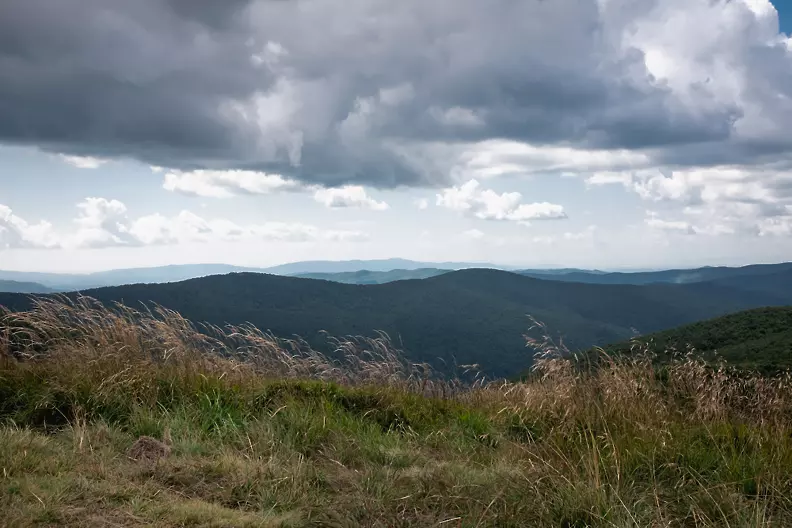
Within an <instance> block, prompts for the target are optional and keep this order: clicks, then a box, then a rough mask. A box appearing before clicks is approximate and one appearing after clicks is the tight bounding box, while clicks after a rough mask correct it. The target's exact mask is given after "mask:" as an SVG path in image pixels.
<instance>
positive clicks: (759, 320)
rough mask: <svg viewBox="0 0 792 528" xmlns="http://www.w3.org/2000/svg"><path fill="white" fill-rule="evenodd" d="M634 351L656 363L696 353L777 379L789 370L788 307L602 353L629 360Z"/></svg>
mask: <svg viewBox="0 0 792 528" xmlns="http://www.w3.org/2000/svg"><path fill="white" fill-rule="evenodd" d="M636 347H637V349H638V350H640V351H642V352H649V353H651V354H653V355H654V356H655V358H656V362H657V363H665V362H668V361H670V360H671V359H672V358H673V357H675V356H677V357H678V356H681V355H686V354H688V353H690V352H694V353H695V354H696V356H697V357H699V358H701V359H704V360H707V361H709V362H711V363H713V364H715V363H717V362H719V361H725V362H727V363H728V364H729V365H731V366H733V367H740V368H743V369H751V370H756V371H759V372H762V373H765V374H774V373H778V372H781V371H785V370H786V369H788V368H789V367H790V365H792V307H790V306H779V307H768V308H757V309H754V310H747V311H743V312H738V313H734V314H729V315H725V316H723V317H717V318H715V319H707V320H705V321H699V322H697V323H693V324H689V325H685V326H682V327H679V328H674V329H671V330H666V331H663V332H657V333H655V334H650V335H647V336H642V337H640V338H637V339H633V340H632V341H628V342H623V343H618V344H615V345H611V346H607V347H605V348H606V350H607V351H608V352H609V353H611V354H630V353H632V351H633V350H634V349H636ZM594 354H599V352H598V351H597V352H594Z"/></svg>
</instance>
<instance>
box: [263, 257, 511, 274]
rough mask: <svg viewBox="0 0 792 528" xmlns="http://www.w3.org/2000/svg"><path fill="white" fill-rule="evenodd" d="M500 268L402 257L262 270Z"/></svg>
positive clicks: (305, 263) (295, 264)
mask: <svg viewBox="0 0 792 528" xmlns="http://www.w3.org/2000/svg"><path fill="white" fill-rule="evenodd" d="M484 267H486V268H499V266H495V265H493V264H484V263H471V262H417V261H414V260H407V259H401V258H391V259H381V260H308V261H302V262H291V263H288V264H281V265H279V266H273V267H271V268H266V269H264V270H262V271H264V272H266V273H272V274H274V275H305V274H313V273H353V272H356V271H363V270H367V271H377V272H379V271H393V270H417V269H422V268H433V269H444V270H457V269H466V268H484Z"/></svg>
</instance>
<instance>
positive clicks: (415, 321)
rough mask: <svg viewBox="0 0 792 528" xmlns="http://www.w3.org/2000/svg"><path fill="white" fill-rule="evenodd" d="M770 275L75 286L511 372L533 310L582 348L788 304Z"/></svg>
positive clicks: (472, 274) (475, 275)
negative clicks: (386, 343) (733, 281)
mask: <svg viewBox="0 0 792 528" xmlns="http://www.w3.org/2000/svg"><path fill="white" fill-rule="evenodd" d="M777 280H778V277H774V276H769V278H767V277H765V279H761V278H758V279H757V280H756V281H754V282H753V286H752V287H753V288H756V291H750V290H748V289H742V290H741V289H737V288H734V287H732V286H729V285H722V284H718V283H713V282H702V283H693V284H651V285H645V286H634V285H621V284H619V285H600V284H581V283H572V282H563V281H556V280H540V279H534V278H530V277H525V276H521V275H518V274H515V273H510V272H505V271H498V270H490V269H467V270H461V271H454V272H449V273H444V274H441V275H438V276H435V277H431V278H427V279H424V280H405V281H396V282H390V283H387V284H376V285H362V286H361V285H349V284H339V283H335V282H331V281H324V280H312V279H301V278H296V277H284V276H276V275H268V274H261V273H239V274H237V273H234V274H229V275H214V276H210V277H204V278H199V279H193V280H188V281H184V282H175V283H168V284H149V285H143V284H139V285H130V286H119V287H112V288H101V289H97V290H88V291H85V292H83V293H85V294H86V295H90V296H92V297H96V298H98V299H99V300H101V301H103V302H111V301H120V302H123V303H126V304H127V305H129V306H133V307H139V306H140V304H141V303H147V302H153V303H157V304H160V305H163V306H165V307H168V308H172V309H175V310H178V311H180V312H181V313H182V314H183V315H184V316H186V317H188V318H190V319H192V320H194V321H196V322H201V321H205V322H210V323H214V324H221V325H222V324H224V323H226V322H230V323H244V322H251V323H253V324H255V325H257V326H259V327H260V328H261V329H263V330H270V331H272V332H273V333H274V334H276V335H280V336H284V337H292V336H294V335H299V336H302V337H304V338H305V339H306V340H307V341H308V342H309V343H311V344H313V345H314V346H317V347H322V346H323V344H326V340H325V339H324V337H323V336H322V333H321V331H322V330H326V331H327V332H329V333H330V334H332V335H349V334H368V335H371V334H372V333H373V332H374V331H376V330H384V331H386V332H388V333H389V334H390V335H391V336H392V338H393V339H394V340H395V341H396V342H398V343H401V344H402V346H403V347H404V348H405V350H406V351H407V353H408V355H409V357H410V358H412V359H414V360H426V361H430V362H433V363H435V364H436V365H438V366H442V365H444V364H454V363H456V364H470V363H478V364H480V365H481V366H482V368H483V369H484V370H485V371H486V372H487V373H489V374H494V375H503V376H510V375H514V374H516V373H518V372H521V371H522V370H523V369H524V368H525V367H527V366H529V365H530V363H531V358H532V351H531V350H530V349H526V347H525V342H524V340H523V334H524V333H525V332H526V331H528V329H529V327H530V324H531V323H530V321H529V318H528V316H529V315H530V316H533V317H535V318H536V319H538V320H539V321H542V322H544V323H545V324H546V325H547V326H548V329H549V330H550V331H551V333H552V335H553V336H555V337H556V338H558V337H559V335H561V336H563V338H564V342H565V343H566V344H567V345H569V346H570V347H571V348H573V349H587V348H589V347H590V346H592V345H605V344H607V343H615V342H619V341H622V340H624V339H628V338H630V337H631V336H633V335H635V334H636V333H640V334H642V333H648V332H655V331H659V330H663V329H667V328H673V327H676V326H679V325H682V324H686V323H691V322H694V321H698V320H701V319H707V318H712V317H716V316H719V315H724V314H727V313H730V312H736V311H740V310H745V309H749V308H755V307H762V306H772V305H785V304H792V290H789V289H786V290H783V289H781V290H779V291H775V292H773V291H768V287H767V284H772V283H773V281H777ZM28 302H29V301H28V297H27V296H24V295H18V294H0V305H5V306H8V307H10V308H12V309H13V308H16V309H19V308H24V307H26V306H27V305H28Z"/></svg>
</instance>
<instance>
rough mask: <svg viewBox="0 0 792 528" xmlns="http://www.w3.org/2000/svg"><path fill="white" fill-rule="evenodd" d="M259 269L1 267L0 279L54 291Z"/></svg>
mask: <svg viewBox="0 0 792 528" xmlns="http://www.w3.org/2000/svg"><path fill="white" fill-rule="evenodd" d="M261 271H262V270H261V269H258V268H244V267H240V266H230V265H227V264H183V265H172V266H159V267H152V268H130V269H119V270H109V271H100V272H95V273H85V274H78V273H74V274H71V273H38V272H25V271H0V280H12V281H20V282H35V283H38V284H40V285H43V286H45V287H47V288H50V289H51V290H55V291H74V290H84V289H89V288H101V287H105V286H120V285H122V284H138V283H161V282H174V281H182V280H187V279H194V278H198V277H205V276H207V275H219V274H224V273H234V272H261Z"/></svg>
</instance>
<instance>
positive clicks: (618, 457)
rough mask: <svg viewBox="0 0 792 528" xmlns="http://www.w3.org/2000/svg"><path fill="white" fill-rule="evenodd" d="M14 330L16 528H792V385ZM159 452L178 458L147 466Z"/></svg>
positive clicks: (162, 334) (122, 315)
mask: <svg viewBox="0 0 792 528" xmlns="http://www.w3.org/2000/svg"><path fill="white" fill-rule="evenodd" d="M2 317H3V323H2V325H0V326H2V328H3V332H2V334H0V420H2V426H0V519H2V520H3V523H4V525H5V524H7V525H11V526H28V525H39V524H45V525H46V524H67V525H70V526H95V525H122V526H134V525H159V526H185V525H193V526H383V527H384V526H389V527H390V526H470V527H475V526H558V527H562V526H565V527H572V526H619V527H621V526H625V527H626V526H641V527H643V526H658V527H659V526H734V527H737V526H788V525H792V421H791V419H792V390H790V389H792V380H791V379H790V377H789V375H787V374H784V375H779V376H775V377H772V378H768V377H760V376H758V375H751V374H746V373H744V372H738V371H732V370H730V369H728V368H727V367H726V366H722V367H719V368H713V367H710V366H708V365H706V364H704V363H703V362H699V361H697V360H696V359H695V358H693V357H687V358H682V359H678V360H675V361H674V362H672V363H671V364H669V365H666V366H664V367H662V368H658V367H655V366H653V363H652V361H651V358H650V357H649V356H647V355H644V354H641V353H640V351H637V353H636V354H634V355H632V356H629V357H624V356H623V357H618V358H616V357H608V356H606V355H602V356H601V357H600V358H598V361H597V362H596V366H595V367H586V368H581V366H580V364H578V363H576V362H575V361H574V360H572V359H569V358H568V354H566V353H564V354H562V353H560V351H559V350H558V348H557V347H554V346H553V344H552V343H550V342H548V341H544V342H531V343H529V344H530V345H531V348H534V349H536V351H537V354H536V357H535V359H534V368H533V370H532V373H531V375H530V376H529V377H528V379H527V380H525V381H523V382H520V383H509V382H504V381H497V380H489V381H486V380H482V379H479V378H475V377H473V378H472V379H471V380H469V381H465V382H463V381H459V380H457V381H449V380H444V379H442V378H440V377H438V376H435V375H434V374H433V373H432V372H431V370H430V369H429V368H428V367H427V366H425V365H413V364H411V363H409V362H408V361H406V360H405V359H404V358H403V357H402V356H401V355H400V354H399V352H398V350H395V349H394V348H393V347H392V346H391V344H390V341H389V340H388V339H387V336H385V335H382V336H380V337H378V338H376V339H365V338H354V337H353V338H341V339H336V340H334V341H333V342H334V343H335V345H336V347H335V348H336V349H337V353H336V354H334V355H333V356H332V357H327V356H324V355H322V354H319V353H317V352H315V351H313V350H311V349H310V348H309V347H307V346H306V345H305V343H302V342H301V341H299V340H296V339H295V340H283V339H278V338H275V337H274V336H271V335H268V334H265V333H262V332H260V331H259V330H257V329H256V328H253V327H251V326H242V327H228V328H216V327H213V328H203V327H201V328H198V327H196V326H195V325H193V324H192V323H190V322H188V321H186V320H184V319H183V318H181V317H180V316H179V315H178V314H177V313H174V312H171V311H168V310H165V309H162V308H157V309H156V310H153V311H151V312H148V311H134V310H131V309H129V308H125V307H121V306H118V307H116V308H114V309H108V308H105V307H103V306H101V305H100V304H98V303H96V302H94V301H92V300H90V299H86V298H84V299H80V300H77V301H74V302H69V301H66V300H64V299H54V300H46V301H40V302H39V303H38V304H37V305H36V306H35V308H34V309H33V310H31V311H30V312H24V313H4V314H3V316H2ZM199 330H200V331H199ZM143 435H146V436H151V437H154V438H157V439H160V440H162V441H164V442H165V443H166V444H168V445H169V446H170V448H171V449H170V456H168V457H166V458H162V459H159V460H157V461H155V462H142V461H135V460H131V459H130V458H129V457H128V456H127V452H128V449H129V447H130V446H131V445H132V444H133V442H134V441H135V440H136V439H137V438H139V437H140V436H143Z"/></svg>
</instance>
